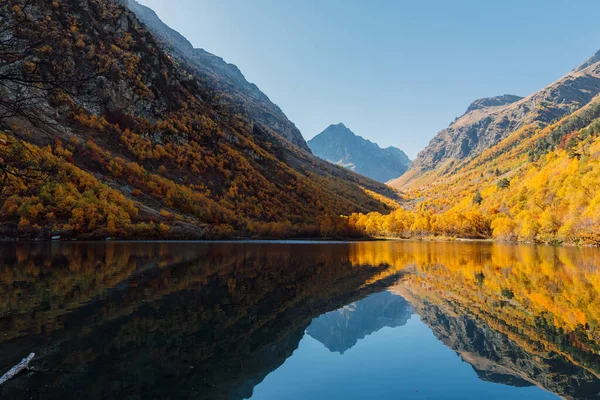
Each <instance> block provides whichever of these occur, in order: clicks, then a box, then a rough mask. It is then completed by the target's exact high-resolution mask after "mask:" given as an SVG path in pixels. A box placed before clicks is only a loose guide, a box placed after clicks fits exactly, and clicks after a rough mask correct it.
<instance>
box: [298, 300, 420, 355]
mask: <svg viewBox="0 0 600 400" xmlns="http://www.w3.org/2000/svg"><path fill="white" fill-rule="evenodd" d="M412 313H413V312H412V309H411V308H410V305H409V304H408V303H407V302H406V300H404V299H403V298H402V297H400V296H397V295H395V294H393V293H391V292H389V291H384V292H381V293H376V294H372V295H370V296H369V297H367V298H365V299H362V300H360V301H358V302H354V303H351V304H347V305H345V306H344V307H342V308H340V309H338V310H335V311H331V312H328V313H326V314H323V315H321V316H320V317H318V318H315V319H314V320H313V321H312V322H311V323H310V326H309V327H308V329H307V330H306V333H307V334H309V335H310V336H311V337H312V338H313V339H316V340H318V341H319V342H321V343H323V345H324V346H325V347H327V349H329V351H331V352H338V353H340V354H344V353H345V352H346V351H347V350H349V349H351V348H352V347H354V346H355V345H356V343H358V341H359V340H360V339H363V338H365V337H366V336H368V335H370V334H372V333H375V332H377V331H378V330H380V329H382V328H384V327H390V328H395V327H399V326H403V325H405V324H406V323H407V322H408V320H409V319H410V317H411V315H412Z"/></svg>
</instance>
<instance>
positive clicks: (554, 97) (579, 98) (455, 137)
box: [392, 54, 600, 187]
mask: <svg viewBox="0 0 600 400" xmlns="http://www.w3.org/2000/svg"><path fill="white" fill-rule="evenodd" d="M598 93H600V56H598V54H596V55H594V56H593V57H592V58H590V59H589V60H588V61H586V62H585V63H583V64H581V65H580V66H579V67H578V68H576V69H574V70H573V71H571V72H570V73H568V74H567V75H565V76H564V77H562V78H561V79H559V80H558V81H556V82H554V83H552V84H550V85H548V86H547V87H545V88H544V89H542V90H540V91H538V92H536V93H533V94H531V95H529V96H527V97H525V98H520V97H518V96H513V95H503V96H498V97H492V98H486V99H480V100H476V101H475V102H473V104H471V105H470V106H469V108H468V109H467V111H466V112H465V114H463V115H462V116H460V117H459V118H457V119H456V120H455V121H454V122H453V123H451V124H450V126H449V127H448V128H446V129H444V130H442V131H440V132H439V133H438V134H437V135H436V136H435V137H434V138H433V139H432V140H431V142H430V143H429V145H428V146H427V147H426V148H425V149H423V150H422V151H421V152H420V153H419V154H418V155H417V158H416V159H415V160H414V162H413V165H412V167H411V170H410V171H409V172H408V173H407V174H406V175H405V176H403V177H401V178H399V179H397V180H395V181H393V182H392V185H393V186H396V187H405V186H407V185H411V184H413V183H414V182H415V181H416V180H417V179H418V178H419V177H420V176H421V175H422V174H424V173H425V172H427V171H431V170H436V169H438V168H439V167H440V166H443V165H444V164H445V163H446V162H448V161H451V160H465V159H469V158H471V157H473V156H476V155H478V154H481V153H482V152H483V151H484V150H486V149H488V148H490V147H492V146H494V145H495V144H497V143H499V142H500V141H501V140H503V139H505V138H506V137H508V136H509V135H510V134H511V133H513V132H514V131H516V130H517V129H519V128H521V127H523V126H525V125H530V124H532V125H534V126H540V127H542V126H545V125H547V124H549V123H550V122H552V121H554V120H556V119H559V118H562V117H564V116H566V115H568V114H571V113H572V112H574V111H576V110H578V109H580V108H581V107H583V106H585V105H586V104H588V103H589V102H590V101H591V100H592V99H593V98H594V97H595V96H596V95H597V94H598Z"/></svg>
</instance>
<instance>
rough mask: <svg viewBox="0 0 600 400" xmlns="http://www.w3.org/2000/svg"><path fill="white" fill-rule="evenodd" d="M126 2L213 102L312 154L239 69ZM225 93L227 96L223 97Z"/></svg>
mask: <svg viewBox="0 0 600 400" xmlns="http://www.w3.org/2000/svg"><path fill="white" fill-rule="evenodd" d="M125 2H126V3H127V5H128V6H129V8H130V9H131V10H132V11H133V12H135V14H136V15H137V17H138V18H139V19H140V20H141V21H142V22H143V23H144V24H145V25H146V27H147V28H148V29H149V30H150V31H151V32H152V33H153V34H154V35H155V37H156V38H157V39H158V40H159V42H160V43H161V44H162V45H163V46H164V47H165V48H166V49H167V51H168V52H169V54H171V55H173V56H175V57H179V58H181V59H183V60H185V61H186V62H187V63H189V65H191V66H192V67H193V70H194V72H195V73H196V74H197V76H198V78H199V79H201V80H202V81H203V83H205V84H206V85H207V86H209V87H210V88H211V89H213V90H214V91H215V92H214V93H211V96H212V97H213V99H212V100H215V98H216V97H217V96H219V97H222V99H220V100H219V101H224V102H226V103H227V105H228V106H229V107H231V108H232V109H234V110H236V111H240V112H244V113H247V114H248V116H249V117H250V119H251V120H253V121H254V122H256V123H258V124H261V125H263V126H264V127H265V128H267V129H270V130H272V131H273V132H275V133H276V134H278V135H280V136H281V137H283V138H285V139H287V140H289V141H290V142H291V143H293V144H294V145H296V146H298V147H300V148H301V149H303V150H306V151H310V149H309V147H308V145H307V144H306V142H305V141H304V138H303V137H302V134H301V133H300V131H299V130H298V128H296V126H295V125H294V124H293V123H292V122H291V121H290V120H288V118H287V117H286V116H285V114H284V113H283V112H282V111H281V109H280V108H279V107H278V106H277V105H276V104H274V103H273V102H272V101H271V100H270V99H269V98H268V97H267V95H265V94H264V93H263V92H261V91H260V89H259V88H258V87H257V86H256V85H255V84H253V83H250V82H248V81H247V80H246V78H245V77H244V75H243V74H242V72H241V71H240V70H239V68H238V67H236V66H235V65H233V64H229V63H227V62H225V61H224V60H223V59H222V58H220V57H218V56H216V55H214V54H211V53H209V52H207V51H205V50H203V49H195V48H194V47H193V46H192V44H191V43H190V42H189V41H188V40H187V39H186V38H185V37H183V36H182V35H181V34H179V32H177V31H175V30H173V29H171V28H170V27H169V26H167V25H166V24H165V23H163V22H162V21H161V20H160V18H159V17H158V16H157V15H156V13H155V12H154V11H153V10H152V9H150V8H148V7H146V6H144V5H142V4H140V3H138V2H137V1H135V0H125ZM223 94H224V95H225V96H222V95H223Z"/></svg>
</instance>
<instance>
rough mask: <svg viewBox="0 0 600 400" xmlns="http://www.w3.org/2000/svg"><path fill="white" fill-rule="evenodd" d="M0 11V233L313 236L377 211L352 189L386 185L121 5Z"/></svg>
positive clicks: (33, 4)
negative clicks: (312, 142)
mask: <svg viewBox="0 0 600 400" xmlns="http://www.w3.org/2000/svg"><path fill="white" fill-rule="evenodd" d="M0 18H1V20H2V21H4V22H6V24H7V25H8V26H7V27H6V32H10V35H9V36H8V39H7V40H6V41H4V42H0V61H1V62H0V68H1V70H2V80H3V81H2V85H1V89H0V158H1V159H2V160H3V161H4V163H2V164H1V165H0V167H1V168H0V183H1V184H0V235H4V236H7V237H11V238H14V237H46V238H47V237H50V236H55V235H56V236H61V237H89V238H98V237H106V236H111V237H131V238H144V237H161V238H165V237H177V238H198V237H223V236H246V235H259V236H271V237H273V236H275V237H281V236H285V235H301V236H310V235H318V234H320V233H318V232H319V227H320V226H321V222H322V221H323V220H327V224H326V226H327V227H331V226H332V225H331V218H339V217H338V216H339V215H341V214H344V213H348V212H349V211H352V210H356V211H359V210H360V211H365V212H368V211H371V210H373V209H379V210H382V211H383V210H386V209H387V207H386V206H385V205H383V204H382V203H381V202H379V201H377V200H375V199H373V198H372V197H371V195H369V194H367V193H365V191H364V190H363V188H366V189H369V190H371V191H376V192H379V193H385V194H391V192H390V191H389V189H388V188H387V187H385V186H384V185H382V184H379V183H377V182H374V181H372V180H369V179H367V178H364V177H362V176H360V175H357V174H354V173H352V172H351V171H348V170H344V169H343V168H341V167H337V166H334V165H332V164H329V163H327V162H325V161H322V160H320V159H318V158H317V157H315V156H313V155H312V154H311V153H310V152H308V151H305V150H303V149H302V147H303V146H302V143H299V144H297V145H294V144H293V143H291V142H290V141H289V140H287V139H286V138H284V136H285V130H280V131H279V132H276V131H275V130H274V128H276V127H277V124H271V122H270V120H269V118H267V117H265V118H266V119H265V120H264V121H263V120H261V119H260V118H259V117H260V116H257V115H258V114H256V113H255V112H254V111H253V110H254V108H253V107H259V105H260V106H264V107H267V106H268V105H264V104H266V103H264V102H262V101H260V99H259V100H256V102H249V101H248V96H249V95H248V94H247V93H248V92H244V91H242V90H241V89H238V88H236V87H231V86H230V85H229V84H227V83H225V78H222V79H221V78H220V77H219V76H217V74H216V73H215V74H212V75H211V74H209V73H208V72H202V71H200V68H199V67H198V66H197V65H196V64H193V65H192V63H190V62H187V61H186V60H184V59H183V58H178V57H173V56H172V55H171V53H169V52H167V51H166V50H165V48H164V44H163V41H161V40H157V39H156V38H155V37H154V36H153V35H152V34H151V33H150V32H149V31H148V30H147V29H146V28H145V26H144V25H143V24H142V23H141V22H140V21H139V20H138V18H137V17H136V15H135V14H134V13H133V12H132V11H130V10H129V9H128V8H127V7H125V6H124V5H123V2H122V1H121V0H102V1H100V0H88V1H85V2H81V1H78V0H64V1H60V2H47V1H42V0H9V1H7V2H3V3H2V4H0ZM257 96H258V95H257ZM267 108H268V107H267ZM265 115H267V114H265ZM268 115H272V114H268ZM275 120H277V119H275ZM261 121H263V122H262V123H261ZM279 124H283V122H279ZM290 129H291V128H290ZM292 139H293V138H292ZM328 230H329V229H328Z"/></svg>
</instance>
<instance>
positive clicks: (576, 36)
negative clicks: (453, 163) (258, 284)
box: [141, 0, 600, 158]
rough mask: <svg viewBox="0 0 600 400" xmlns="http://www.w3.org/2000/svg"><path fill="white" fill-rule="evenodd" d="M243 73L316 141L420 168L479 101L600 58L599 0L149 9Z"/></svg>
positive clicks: (264, 2) (336, 0) (152, 1)
mask: <svg viewBox="0 0 600 400" xmlns="http://www.w3.org/2000/svg"><path fill="white" fill-rule="evenodd" d="M141 2H142V3H144V4H146V5H148V6H150V7H151V8H153V9H154V10H155V11H156V12H157V14H158V15H159V16H160V17H161V18H162V19H163V21H165V22H166V23H167V24H168V25H170V26H171V27H172V28H174V29H176V30H177V31H179V32H180V33H181V34H183V35H184V36H185V37H187V38H188V39H189V40H190V42H192V44H193V45H194V46H195V47H200V48H203V49H205V50H207V51H209V52H211V53H214V54H216V55H218V56H221V57H223V58H224V59H225V60H226V61H227V62H230V63H233V64H236V65H237V66H238V67H239V68H240V69H241V71H242V72H243V73H244V75H245V76H246V78H247V79H248V80H249V81H251V82H254V83H256V84H257V85H258V87H259V88H260V89H261V90H262V91H263V92H265V93H266V94H267V95H268V96H269V97H270V98H271V100H272V101H273V102H275V103H276V104H278V105H279V106H280V107H281V108H282V110H283V111H284V112H285V113H286V115H287V116H288V117H289V118H290V119H291V120H292V121H293V122H295V123H296V125H297V126H298V128H299V129H300V130H301V131H302V134H303V135H304V137H305V138H306V139H310V138H311V137H313V136H314V135H316V134H317V133H319V132H320V131H322V130H323V129H325V128H326V127H327V126H328V125H330V124H332V123H338V122H344V123H345V124H346V126H348V127H349V128H350V129H352V130H353V131H354V132H355V133H356V134H359V135H361V136H364V137H366V138H369V139H371V140H373V141H375V142H377V143H379V144H380V145H382V146H390V145H393V146H397V147H400V148H401V149H403V150H405V151H406V153H407V154H408V155H409V156H410V157H411V158H414V156H415V155H416V153H417V152H418V151H419V150H421V149H422V148H423V147H424V146H425V145H426V144H427V143H428V142H429V140H430V139H431V138H432V137H433V136H434V135H435V134H436V133H437V132H438V131H439V130H441V129H443V128H445V127H446V126H448V124H449V123H450V122H451V121H452V120H453V119H454V118H455V117H456V116H458V115H460V114H462V113H463V112H464V110H465V109H466V108H467V106H468V105H469V104H470V103H471V101H473V100H475V99H477V98H480V97H488V96H495V95H500V94H506V93H509V94H516V95H522V96H524V95H527V94H530V93H531V92H533V91H535V90H538V89H540V88H542V87H544V86H546V85H547V84H549V83H551V82H552V81H554V80H556V79H558V78H559V77H561V76H562V75H564V74H565V73H567V72H568V71H570V70H571V69H573V68H574V67H575V66H576V65H578V64H580V63H581V62H583V61H584V60H585V59H587V58H588V57H590V56H591V55H592V54H593V53H595V52H596V51H597V50H598V49H600V23H598V16H599V15H600V1H599V0H581V1H577V2H575V1H572V0H502V1H500V0H496V1H493V0H489V1H488V0H477V1H475V0H473V1H466V0H462V1H446V0H429V1H427V0H419V1H417V0H412V1H407V0H406V1H405V0H177V1H173V0H141Z"/></svg>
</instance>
